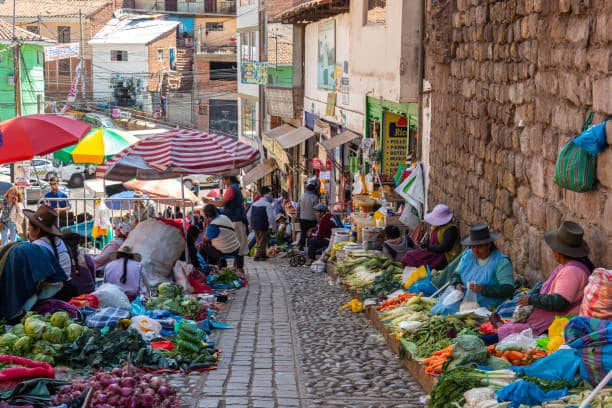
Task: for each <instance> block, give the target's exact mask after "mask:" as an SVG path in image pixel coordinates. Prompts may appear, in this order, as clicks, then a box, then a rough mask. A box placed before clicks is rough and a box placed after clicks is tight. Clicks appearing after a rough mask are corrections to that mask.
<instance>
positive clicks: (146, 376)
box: [141, 373, 153, 382]
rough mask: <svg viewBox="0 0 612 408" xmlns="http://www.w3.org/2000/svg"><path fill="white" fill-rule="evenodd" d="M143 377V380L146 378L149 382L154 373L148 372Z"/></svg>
mask: <svg viewBox="0 0 612 408" xmlns="http://www.w3.org/2000/svg"><path fill="white" fill-rule="evenodd" d="M141 378H142V379H143V380H145V381H147V382H149V381H151V378H153V374H151V373H146V374H145V375H143V376H142V377H141Z"/></svg>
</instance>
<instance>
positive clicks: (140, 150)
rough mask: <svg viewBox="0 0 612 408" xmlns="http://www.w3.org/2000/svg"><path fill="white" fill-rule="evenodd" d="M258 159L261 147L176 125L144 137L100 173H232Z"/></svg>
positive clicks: (124, 176) (110, 176)
mask: <svg viewBox="0 0 612 408" xmlns="http://www.w3.org/2000/svg"><path fill="white" fill-rule="evenodd" d="M257 160H259V152H258V151H257V149H255V148H253V147H251V146H248V145H246V144H244V143H240V142H238V141H237V140H236V139H231V138H229V137H226V136H222V135H218V134H216V133H206V132H199V131H191V130H180V129H176V130H171V131H168V132H166V133H161V134H159V135H154V136H149V137H147V138H145V139H141V140H140V141H139V142H137V143H136V144H134V145H132V146H130V147H128V148H126V149H125V150H123V151H122V152H121V153H119V154H117V155H116V156H115V157H113V158H112V159H110V160H108V161H107V162H106V163H104V164H102V165H101V166H98V168H97V169H96V175H97V176H98V177H100V178H105V179H107V180H116V181H127V180H131V179H133V178H136V179H139V180H159V179H166V178H178V177H181V176H184V175H187V174H210V175H215V176H217V175H229V174H237V173H238V170H239V169H240V168H242V167H245V166H248V165H250V164H253V163H255V162H257Z"/></svg>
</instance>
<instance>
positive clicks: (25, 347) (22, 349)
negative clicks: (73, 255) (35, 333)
mask: <svg viewBox="0 0 612 408" xmlns="http://www.w3.org/2000/svg"><path fill="white" fill-rule="evenodd" d="M33 342H34V341H33V340H32V338H31V337H30V336H23V337H21V338H20V339H19V340H17V341H16V342H15V344H14V346H13V348H14V350H15V352H17V353H19V354H21V355H24V354H27V353H28V352H29V351H30V349H31V348H32V343H33Z"/></svg>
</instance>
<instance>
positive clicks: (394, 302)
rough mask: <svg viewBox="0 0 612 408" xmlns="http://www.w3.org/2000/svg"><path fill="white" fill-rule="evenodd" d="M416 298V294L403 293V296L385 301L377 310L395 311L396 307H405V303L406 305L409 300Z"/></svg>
mask: <svg viewBox="0 0 612 408" xmlns="http://www.w3.org/2000/svg"><path fill="white" fill-rule="evenodd" d="M415 296H416V295H415V294H414V293H409V292H406V293H402V294H401V295H397V296H396V297H394V298H391V299H387V300H385V301H384V302H382V303H381V304H380V305H378V306H376V310H378V311H385V310H393V309H395V308H396V307H399V306H401V305H403V304H404V303H406V302H407V301H408V299H410V298H413V297H415Z"/></svg>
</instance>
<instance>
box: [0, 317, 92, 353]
mask: <svg viewBox="0 0 612 408" xmlns="http://www.w3.org/2000/svg"><path fill="white" fill-rule="evenodd" d="M21 322H22V323H20V324H16V325H15V326H13V327H12V328H11V330H10V331H9V332H8V333H5V334H3V335H2V336H0V353H3V354H11V355H16V356H22V357H28V358H31V359H33V360H36V361H42V362H46V363H49V364H54V363H55V362H56V360H57V359H58V358H61V356H62V352H61V350H62V347H63V346H64V345H65V344H68V343H71V342H73V341H75V340H76V339H78V338H79V337H80V336H81V335H82V334H83V333H85V332H86V331H87V330H88V329H87V328H86V327H84V326H81V325H80V324H77V323H74V322H73V321H72V320H71V319H70V316H68V313H66V312H55V313H53V314H52V315H51V316H49V317H43V316H40V315H38V314H35V313H32V312H29V313H27V314H26V315H25V316H24V317H23V319H22V320H21Z"/></svg>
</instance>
